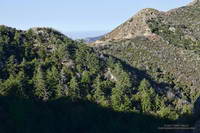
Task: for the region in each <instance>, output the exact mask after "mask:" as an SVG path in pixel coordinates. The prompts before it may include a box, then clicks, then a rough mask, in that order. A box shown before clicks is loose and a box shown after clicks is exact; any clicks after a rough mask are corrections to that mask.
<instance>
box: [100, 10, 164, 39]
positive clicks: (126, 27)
mask: <svg viewBox="0 0 200 133" xmlns="http://www.w3.org/2000/svg"><path fill="white" fill-rule="evenodd" d="M161 15H162V13H161V12H159V11H158V10H155V9H151V8H147V9H143V10H141V11H140V12H138V13H137V14H136V15H135V16H133V17H132V18H130V19H129V20H128V21H126V22H125V23H123V24H122V25H120V26H119V27H117V28H116V29H114V30H113V31H112V32H110V33H109V34H107V35H105V36H104V37H103V38H102V39H101V40H100V41H113V40H121V39H130V38H134V37H136V36H140V35H144V34H146V35H148V34H151V30H150V28H149V26H148V24H147V23H146V21H147V20H150V19H153V18H157V17H158V16H161Z"/></svg>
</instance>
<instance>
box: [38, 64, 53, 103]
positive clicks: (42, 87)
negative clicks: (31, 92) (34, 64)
mask: <svg viewBox="0 0 200 133" xmlns="http://www.w3.org/2000/svg"><path fill="white" fill-rule="evenodd" d="M34 85H35V96H36V97H38V98H39V99H42V100H43V101H47V100H48V99H49V96H50V92H49V91H48V90H47V86H46V82H45V78H44V74H43V71H42V69H41V66H39V67H38V68H37V69H36V72H35V75H34Z"/></svg>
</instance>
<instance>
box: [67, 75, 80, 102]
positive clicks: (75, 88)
mask: <svg viewBox="0 0 200 133" xmlns="http://www.w3.org/2000/svg"><path fill="white" fill-rule="evenodd" d="M68 94H69V96H71V98H72V99H76V98H81V90H80V88H79V85H78V81H77V79H76V77H72V79H71V80H70V82H69V92H68Z"/></svg>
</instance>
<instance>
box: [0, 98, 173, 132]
mask: <svg viewBox="0 0 200 133" xmlns="http://www.w3.org/2000/svg"><path fill="white" fill-rule="evenodd" d="M168 123H173V121H170V120H168V119H160V118H155V117H153V116H150V115H144V114H139V113H126V112H115V111H113V110H112V109H109V108H103V107H101V106H99V105H97V104H94V103H91V102H89V101H83V100H78V101H72V100H71V99H69V98H60V99H57V100H53V101H49V102H41V101H33V100H28V99H19V98H13V97H0V132H2V133H165V131H163V130H158V127H159V126H163V125H164V124H168Z"/></svg>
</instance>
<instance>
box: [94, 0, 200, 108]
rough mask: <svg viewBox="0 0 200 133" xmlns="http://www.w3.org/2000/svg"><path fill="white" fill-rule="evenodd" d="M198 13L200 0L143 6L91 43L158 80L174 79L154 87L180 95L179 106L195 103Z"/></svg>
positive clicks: (199, 60)
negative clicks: (167, 8)
mask: <svg viewBox="0 0 200 133" xmlns="http://www.w3.org/2000/svg"><path fill="white" fill-rule="evenodd" d="M199 14H200V4H199V1H194V2H193V3H191V4H189V5H187V6H184V7H180V8H176V9H172V10H170V11H168V12H159V11H157V10H154V9H144V10H142V11H140V12H139V13H137V14H136V15H135V16H134V17H132V18H131V19H130V20H128V21H127V22H125V23H124V24H122V25H120V26H119V27H117V28H116V29H115V30H113V31H112V32H111V33H108V34H107V35H106V36H105V37H104V38H102V39H100V40H99V41H97V42H96V43H94V44H91V45H92V46H95V47H96V48H97V49H98V50H99V51H100V52H102V53H103V54H108V55H112V56H114V57H116V58H118V59H120V60H122V61H124V62H126V63H127V64H129V65H130V66H132V67H134V68H137V69H140V70H143V71H146V72H147V73H148V74H149V75H151V76H152V77H153V79H154V80H155V81H157V82H159V83H161V82H164V83H171V86H170V87H169V88H165V87H155V88H156V90H158V91H159V92H162V93H164V94H166V95H168V93H169V92H172V95H179V96H180V97H181V99H182V100H180V102H177V103H176V104H179V105H180V107H181V106H182V105H183V104H185V103H187V102H189V103H190V104H193V103H194V102H195V100H196V98H197V97H199V96H200V93H199V86H200V71H199V70H200V54H199V53H200V51H199V50H200V34H199V33H200V32H199V31H200V27H199V26H200V23H199V22H200V18H199V17H198V16H199ZM166 90H167V91H166ZM180 90H182V91H183V92H181V91H180ZM183 97H187V98H186V99H185V98H183ZM183 99H185V100H186V101H187V102H186V101H184V100H183ZM176 100H177V99H176ZM181 103H182V104H181Z"/></svg>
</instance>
